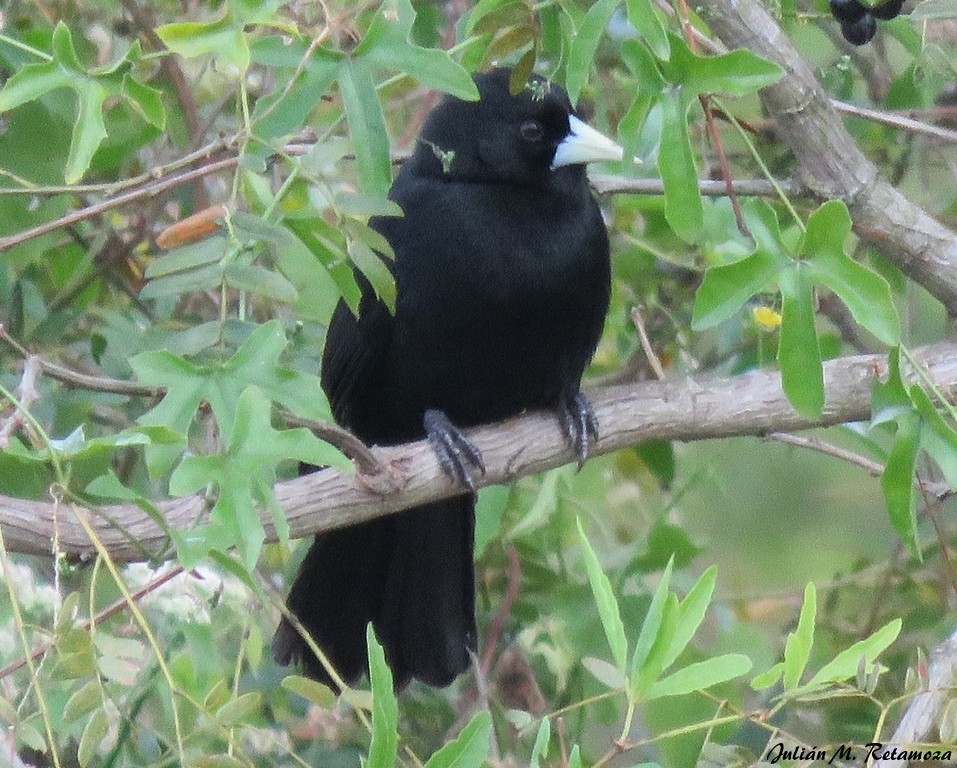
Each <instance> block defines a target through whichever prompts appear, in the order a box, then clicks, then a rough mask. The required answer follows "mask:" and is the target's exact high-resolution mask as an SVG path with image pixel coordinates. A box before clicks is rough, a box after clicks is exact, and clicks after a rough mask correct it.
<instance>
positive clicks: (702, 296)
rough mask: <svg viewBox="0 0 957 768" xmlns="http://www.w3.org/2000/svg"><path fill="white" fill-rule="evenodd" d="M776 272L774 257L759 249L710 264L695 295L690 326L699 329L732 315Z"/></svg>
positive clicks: (769, 282)
mask: <svg viewBox="0 0 957 768" xmlns="http://www.w3.org/2000/svg"><path fill="white" fill-rule="evenodd" d="M777 274H778V265H777V263H776V262H775V259H774V257H773V256H772V255H771V254H769V253H767V252H766V251H763V250H759V251H756V252H755V253H753V254H751V255H750V256H747V257H746V258H744V259H741V261H736V262H734V263H733V264H724V265H721V266H717V267H711V269H709V270H708V271H707V272H705V275H704V279H703V280H702V281H701V285H700V286H698V292H697V293H696V294H695V301H694V310H693V312H692V316H691V327H692V328H693V329H694V330H696V331H700V330H704V329H705V328H711V327H713V326H715V325H717V324H718V323H723V322H724V321H725V320H728V319H730V318H732V317H734V315H735V314H737V313H738V312H739V311H740V310H741V307H743V306H744V304H745V302H747V301H748V299H750V298H751V297H752V296H754V295H755V294H756V293H760V292H762V291H765V290H767V289H768V287H769V286H770V285H771V284H772V283H773V282H774V280H775V278H776V277H777Z"/></svg>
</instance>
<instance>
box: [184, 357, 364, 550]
mask: <svg viewBox="0 0 957 768" xmlns="http://www.w3.org/2000/svg"><path fill="white" fill-rule="evenodd" d="M237 354H238V353H237ZM270 419H271V407H270V402H269V400H268V399H267V398H266V396H265V395H264V393H263V391H262V390H260V389H259V388H258V387H256V386H248V387H246V388H245V389H244V390H243V392H242V394H241V395H240V397H239V401H238V403H237V406H236V412H235V425H234V428H233V430H232V432H231V434H230V438H229V444H228V447H227V450H226V453H225V454H221V455H214V456H187V457H186V458H185V459H183V461H182V462H181V463H180V464H179V466H177V467H176V469H175V470H174V472H173V474H172V476H171V477H170V482H169V487H170V493H172V494H174V495H183V494H188V493H193V492H195V491H198V490H200V489H201V488H205V487H206V486H207V485H209V484H211V483H212V484H214V485H215V486H216V488H217V491H218V497H217V499H216V503H215V504H214V505H213V509H212V511H211V512H210V514H209V519H210V524H209V526H207V527H206V528H205V529H203V528H202V527H201V528H199V529H194V530H193V531H191V532H190V533H189V534H183V533H182V532H179V533H177V546H178V548H179V550H180V558H181V559H185V560H188V561H189V562H190V566H191V565H192V564H193V563H194V562H195V558H196V557H199V556H202V555H204V554H205V553H206V552H207V551H209V550H210V549H217V550H220V551H224V550H225V549H226V548H227V547H230V546H234V547H236V548H237V549H238V550H239V553H240V555H241V557H242V560H243V564H244V565H245V566H246V568H248V569H252V568H253V567H254V566H255V564H256V560H257V559H258V557H259V552H260V550H261V548H262V544H263V541H264V540H265V531H264V529H263V524H262V521H261V520H260V517H259V513H258V510H257V508H258V507H268V508H269V509H271V510H272V512H273V523H274V525H275V527H276V530H277V532H278V533H279V536H280V538H283V539H285V538H287V537H288V535H289V530H288V525H287V523H286V520H285V517H284V514H283V511H282V509H281V508H280V506H279V503H278V501H277V500H276V497H275V494H274V492H273V485H274V484H275V482H276V469H277V466H278V465H279V463H280V462H282V461H284V460H286V459H295V460H297V461H300V462H305V463H307V464H314V465H320V466H322V465H328V464H336V465H339V466H344V463H347V462H346V460H345V457H344V456H342V454H340V453H339V451H338V450H336V449H335V448H333V447H332V446H330V445H328V444H326V443H323V442H322V441H320V440H319V439H318V438H316V437H315V435H313V434H312V433H311V432H310V431H309V430H307V429H290V430H284V431H277V430H275V429H273V428H272V426H271V424H270ZM187 536H189V537H191V538H187ZM184 564H185V563H184Z"/></svg>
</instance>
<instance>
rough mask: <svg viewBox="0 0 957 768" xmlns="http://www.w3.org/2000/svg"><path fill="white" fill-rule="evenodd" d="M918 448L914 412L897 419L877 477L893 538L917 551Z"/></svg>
mask: <svg viewBox="0 0 957 768" xmlns="http://www.w3.org/2000/svg"><path fill="white" fill-rule="evenodd" d="M919 448H920V417H919V416H918V415H917V414H916V413H906V414H902V415H901V416H899V417H898V418H897V433H896V434H895V435H894V444H893V446H892V447H891V452H890V454H889V455H888V457H887V464H886V465H885V466H884V472H883V473H882V474H881V491H883V493H884V503H885V504H887V514H888V515H889V516H890V520H891V524H892V525H893V526H894V530H896V531H897V535H898V536H900V537H901V541H903V542H904V543H905V544H906V545H907V546H908V547H910V548H911V551H913V552H917V551H918V546H917V491H916V489H915V488H914V472H915V470H916V464H917V453H918V450H919Z"/></svg>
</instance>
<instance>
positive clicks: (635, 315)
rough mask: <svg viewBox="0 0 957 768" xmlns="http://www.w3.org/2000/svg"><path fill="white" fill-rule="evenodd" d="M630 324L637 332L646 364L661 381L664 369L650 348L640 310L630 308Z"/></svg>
mask: <svg viewBox="0 0 957 768" xmlns="http://www.w3.org/2000/svg"><path fill="white" fill-rule="evenodd" d="M631 322H632V323H633V324H634V326H635V330H637V331H638V340H639V341H640V342H641V348H642V350H643V351H644V353H645V357H647V358H648V364H649V365H650V366H651V370H653V371H654V372H655V376H656V377H657V378H658V379H663V378H664V377H665V369H664V368H663V367H662V365H661V360H660V359H659V358H658V355H657V354H655V350H654V348H653V347H652V346H651V341H650V340H649V339H648V332H647V331H646V330H645V321H644V320H643V319H642V317H641V310H640V309H639V308H638V307H632V308H631Z"/></svg>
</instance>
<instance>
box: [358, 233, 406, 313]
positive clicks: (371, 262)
mask: <svg viewBox="0 0 957 768" xmlns="http://www.w3.org/2000/svg"><path fill="white" fill-rule="evenodd" d="M349 258H350V259H352V263H353V264H355V265H356V267H357V268H358V270H359V271H360V272H361V273H362V274H363V275H365V278H366V279H367V280H368V281H369V284H370V285H371V286H372V290H373V291H375V295H376V296H378V297H379V299H380V300H381V301H382V302H383V303H384V304H385V305H386V306H387V307H388V308H389V311H390V312H392V313H393V314H394V313H395V298H396V288H395V278H394V277H393V276H392V272H390V271H389V268H388V267H387V266H386V265H385V263H384V262H383V261H382V259H381V258H380V257H379V256H378V254H376V253H375V251H373V250H372V249H371V248H370V247H369V246H368V245H366V244H365V243H364V242H362V241H361V240H350V241H349Z"/></svg>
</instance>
